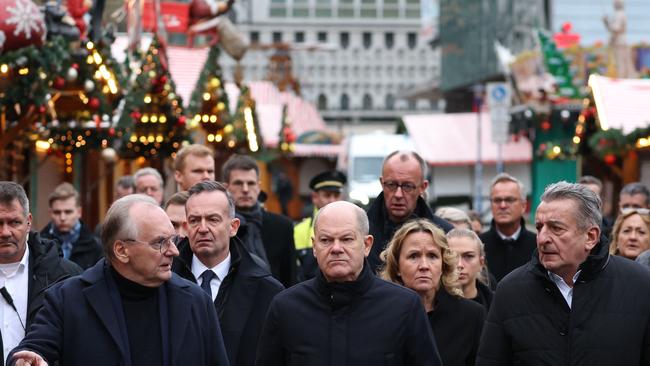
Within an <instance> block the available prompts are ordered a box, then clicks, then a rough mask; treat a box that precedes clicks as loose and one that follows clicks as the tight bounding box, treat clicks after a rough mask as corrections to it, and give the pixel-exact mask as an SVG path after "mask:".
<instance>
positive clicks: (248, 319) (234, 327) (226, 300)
mask: <svg viewBox="0 0 650 366" xmlns="http://www.w3.org/2000/svg"><path fill="white" fill-rule="evenodd" d="M179 247H180V248H179V251H180V255H179V256H178V257H177V258H174V263H173V265H172V271H174V272H175V273H177V274H178V275H179V276H181V277H183V278H185V279H187V280H190V281H192V282H195V283H196V282H197V279H196V278H194V275H193V274H192V256H193V254H192V250H191V248H190V246H189V242H188V241H187V239H186V240H184V241H183V243H181V244H180V245H179ZM230 256H231V257H230V261H231V262H230V270H229V271H228V275H227V276H226V278H225V279H224V280H223V282H222V283H221V286H220V287H219V294H218V295H217V298H216V299H215V301H214V303H215V307H216V310H217V314H218V315H219V324H220V325H221V333H222V335H223V341H224V344H225V346H226V352H228V360H229V361H230V366H252V365H253V364H254V363H255V351H256V350H257V342H258V340H259V336H260V333H261V331H262V326H263V324H264V319H265V317H266V312H267V310H268V308H269V305H270V304H271V300H272V299H273V297H274V296H275V295H276V294H278V293H279V292H280V291H282V290H283V289H284V287H283V286H282V284H281V283H280V282H278V281H277V280H276V279H274V278H273V277H272V276H271V274H270V273H269V272H268V271H267V270H266V269H263V268H262V266H261V265H260V263H258V262H257V261H261V259H259V258H255V259H254V258H253V257H252V256H251V255H250V254H249V253H248V252H247V251H246V250H244V248H243V246H242V245H241V243H240V242H239V240H238V239H236V238H233V239H231V241H230Z"/></svg>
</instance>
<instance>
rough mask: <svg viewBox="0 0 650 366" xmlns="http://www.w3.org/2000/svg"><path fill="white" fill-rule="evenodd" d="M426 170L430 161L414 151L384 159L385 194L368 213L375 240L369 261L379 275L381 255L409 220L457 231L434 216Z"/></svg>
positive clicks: (382, 175)
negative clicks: (426, 220)
mask: <svg viewBox="0 0 650 366" xmlns="http://www.w3.org/2000/svg"><path fill="white" fill-rule="evenodd" d="M426 170H427V165H426V162H425V161H424V159H422V157H421V156H420V155H418V154H417V153H416V152H414V151H393V152H392V153H390V154H388V156H386V158H385V159H384V163H383V165H382V172H381V177H379V182H380V183H381V185H382V193H380V194H379V196H377V198H376V199H375V201H374V202H373V203H372V204H371V205H370V207H369V208H368V212H367V214H368V220H369V221H370V235H372V236H373V237H374V238H375V240H374V243H373V245H372V249H371V250H370V254H368V261H369V262H370V265H371V268H372V269H373V270H374V271H375V272H376V271H377V270H378V268H379V267H380V266H381V265H382V264H383V262H382V260H381V259H380V258H379V253H381V252H382V251H383V250H384V249H385V247H386V244H388V242H389V241H390V239H391V238H392V237H393V233H395V231H396V230H397V229H399V228H400V227H401V226H402V224H404V223H405V222H406V221H408V220H409V219H413V218H424V219H429V220H430V221H431V222H433V223H434V224H436V225H437V226H439V227H440V228H441V229H443V230H444V231H445V232H448V231H449V230H451V229H453V228H454V227H453V226H452V225H451V224H450V223H448V222H447V221H445V220H443V219H441V218H440V217H438V216H436V215H434V214H433V211H431V208H429V205H427V203H426V202H425V200H424V199H423V198H422V196H423V195H424V193H425V192H426V190H427V187H428V186H429V181H427V180H426V178H425V177H426Z"/></svg>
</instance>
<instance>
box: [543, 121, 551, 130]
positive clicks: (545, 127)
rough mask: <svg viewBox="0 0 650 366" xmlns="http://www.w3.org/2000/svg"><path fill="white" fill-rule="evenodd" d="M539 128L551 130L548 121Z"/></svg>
mask: <svg viewBox="0 0 650 366" xmlns="http://www.w3.org/2000/svg"><path fill="white" fill-rule="evenodd" d="M540 127H541V128H542V130H544V131H548V130H550V129H551V122H549V121H548V120H545V121H543V122H542V124H541V125H540Z"/></svg>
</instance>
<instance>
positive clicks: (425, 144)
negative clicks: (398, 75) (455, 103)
mask: <svg viewBox="0 0 650 366" xmlns="http://www.w3.org/2000/svg"><path fill="white" fill-rule="evenodd" d="M403 120H404V125H405V126H406V130H407V131H408V134H409V136H410V137H411V139H413V141H414V143H415V148H416V151H418V152H419V153H420V154H421V155H422V158H423V159H424V160H426V161H427V162H428V163H429V164H430V165H433V166H454V165H473V164H475V163H476V160H477V159H476V158H477V156H476V155H477V152H478V151H477V147H478V144H477V133H476V129H477V126H478V121H477V120H478V117H477V115H476V113H449V114H421V115H407V116H404V118H403ZM490 125H491V121H490V115H489V113H482V114H481V147H482V148H481V161H482V162H483V163H484V164H495V163H496V161H497V144H495V143H493V142H492V131H491V127H490ZM502 158H503V161H504V162H505V163H529V162H530V161H532V158H533V148H532V145H531V144H530V141H528V139H526V138H521V139H520V140H519V141H517V142H515V141H511V142H508V143H507V144H504V145H503V149H502Z"/></svg>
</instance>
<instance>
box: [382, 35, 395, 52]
mask: <svg viewBox="0 0 650 366" xmlns="http://www.w3.org/2000/svg"><path fill="white" fill-rule="evenodd" d="M384 43H385V44H386V48H387V49H389V50H390V49H392V48H393V46H394V45H395V34H393V33H392V32H388V33H384Z"/></svg>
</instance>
